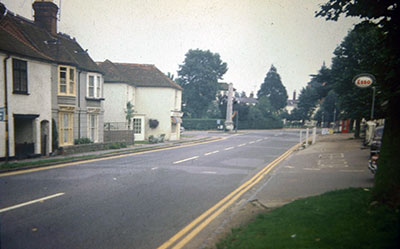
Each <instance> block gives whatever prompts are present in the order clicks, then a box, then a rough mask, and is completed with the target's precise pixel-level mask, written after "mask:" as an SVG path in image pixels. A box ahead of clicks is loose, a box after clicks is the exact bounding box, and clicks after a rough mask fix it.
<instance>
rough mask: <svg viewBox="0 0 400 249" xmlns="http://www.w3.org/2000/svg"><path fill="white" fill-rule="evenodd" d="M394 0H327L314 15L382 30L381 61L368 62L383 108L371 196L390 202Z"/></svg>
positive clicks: (397, 174)
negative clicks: (363, 22)
mask: <svg viewBox="0 0 400 249" xmlns="http://www.w3.org/2000/svg"><path fill="white" fill-rule="evenodd" d="M399 7H400V6H399V4H398V1H397V0H380V1H353V0H329V1H328V2H327V3H326V4H324V5H322V6H321V10H320V11H319V12H318V13H316V16H321V17H325V18H326V19H327V20H333V21H336V20H338V18H339V17H340V16H341V15H346V16H351V17H359V18H363V19H364V20H366V21H369V22H370V23H372V24H377V28H379V29H381V30H382V33H383V34H384V36H383V39H382V46H381V47H380V48H379V52H380V53H379V54H378V55H377V59H378V61H379V59H380V58H382V57H384V58H385V61H384V63H380V62H379V63H377V64H375V65H372V68H371V70H374V71H375V72H376V73H377V74H379V78H378V80H377V86H379V87H380V89H381V94H382V97H383V100H384V101H383V103H382V105H381V107H380V108H381V109H385V117H386V118H385V131H384V134H383V142H382V147H381V152H380V159H379V162H378V163H379V168H378V172H377V174H376V177H375V187H374V196H375V198H376V199H377V200H380V201H382V202H386V203H389V204H391V205H393V206H399V205H400V153H399V151H400V129H399V127H400V108H399V106H400V84H398V78H399V76H400V46H399V44H400V27H399V24H400V8H399Z"/></svg>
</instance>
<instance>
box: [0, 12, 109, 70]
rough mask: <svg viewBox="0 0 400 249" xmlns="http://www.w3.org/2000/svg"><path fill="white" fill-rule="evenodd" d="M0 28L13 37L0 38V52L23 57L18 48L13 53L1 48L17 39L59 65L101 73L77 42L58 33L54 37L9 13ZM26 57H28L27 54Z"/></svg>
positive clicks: (30, 22)
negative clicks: (18, 54)
mask: <svg viewBox="0 0 400 249" xmlns="http://www.w3.org/2000/svg"><path fill="white" fill-rule="evenodd" d="M0 27H2V28H3V29H4V30H5V31H7V32H8V33H10V34H13V37H10V36H5V37H4V38H3V36H2V44H1V45H2V46H1V47H0V49H2V50H6V51H9V52H14V53H18V52H19V53H20V54H22V55H24V53H25V52H26V51H25V52H24V50H21V51H19V50H18V49H19V47H16V48H15V49H14V50H13V51H12V49H11V48H9V47H7V46H5V47H3V43H5V44H4V45H6V44H7V43H12V40H13V39H14V38H17V39H18V40H19V41H20V42H23V43H24V44H25V46H27V47H31V48H32V49H33V50H35V51H37V53H39V54H41V55H42V56H44V57H47V58H48V59H51V60H52V61H55V62H57V63H59V64H67V65H73V66H76V67H78V68H80V69H83V70H86V71H91V72H102V71H101V70H100V68H99V67H98V66H97V64H96V63H95V62H94V61H93V60H92V59H91V58H90V56H89V55H88V53H87V52H86V51H84V50H83V49H82V48H81V46H80V45H79V44H78V42H77V41H76V40H75V39H72V38H70V37H69V36H67V35H65V34H61V33H59V34H57V37H54V36H52V35H51V34H50V33H49V32H47V31H46V30H45V29H43V28H41V27H40V26H38V25H36V24H35V23H34V22H33V21H31V20H28V19H26V18H24V17H21V16H15V15H14V14H12V13H10V12H7V14H6V15H5V16H4V17H3V18H2V19H1V21H0ZM3 40H6V41H3ZM7 49H8V50H7ZM15 50H18V51H15ZM26 55H27V56H30V55H29V54H26Z"/></svg>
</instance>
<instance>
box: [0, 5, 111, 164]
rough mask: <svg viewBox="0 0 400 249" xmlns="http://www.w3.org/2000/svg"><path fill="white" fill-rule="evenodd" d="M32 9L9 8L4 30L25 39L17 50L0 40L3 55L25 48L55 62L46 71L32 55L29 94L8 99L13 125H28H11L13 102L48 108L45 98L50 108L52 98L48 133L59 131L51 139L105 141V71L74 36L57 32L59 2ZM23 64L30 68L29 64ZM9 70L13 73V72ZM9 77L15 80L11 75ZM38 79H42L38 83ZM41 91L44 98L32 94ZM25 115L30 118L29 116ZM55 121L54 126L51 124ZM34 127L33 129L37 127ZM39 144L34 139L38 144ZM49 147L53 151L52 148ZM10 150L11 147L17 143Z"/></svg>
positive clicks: (57, 141) (54, 141)
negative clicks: (27, 13) (27, 12)
mask: <svg viewBox="0 0 400 249" xmlns="http://www.w3.org/2000/svg"><path fill="white" fill-rule="evenodd" d="M3 6H4V5H3ZM33 9H34V13H35V14H34V16H35V18H34V21H31V20H29V19H26V18H24V17H21V16H17V15H14V14H13V13H11V12H10V11H6V10H5V8H4V10H5V11H3V15H2V18H1V21H0V27H1V29H2V32H5V33H6V34H7V35H8V34H9V35H8V37H11V38H9V39H15V40H17V42H18V43H20V44H22V45H21V46H19V47H15V51H9V50H10V48H9V47H7V46H6V45H7V44H1V48H0V50H1V51H4V53H3V55H4V56H7V55H8V53H11V52H13V53H14V54H15V55H21V56H22V55H24V56H25V57H26V58H28V56H27V55H26V54H27V53H28V52H27V50H28V49H30V50H31V52H30V53H33V52H34V53H37V54H38V55H40V56H42V57H44V59H43V58H37V56H36V57H33V56H30V57H29V58H34V59H35V60H36V59H40V60H41V61H43V60H44V61H46V63H47V64H46V70H48V67H49V66H50V69H49V72H47V71H46V72H44V71H45V70H44V69H43V68H41V67H38V66H34V65H36V64H33V61H26V66H27V76H28V77H30V76H32V77H31V78H28V87H29V90H28V91H27V93H26V95H28V97H26V98H21V97H20V96H19V100H18V104H16V103H12V102H9V103H8V104H7V108H9V109H8V111H9V117H10V122H9V124H8V129H9V131H11V129H15V128H19V129H22V130H24V132H25V130H26V129H25V126H24V127H20V126H18V127H12V126H13V125H14V124H13V121H12V120H11V119H12V115H13V113H12V112H11V111H12V110H13V109H12V108H15V107H14V105H20V108H22V109H23V110H19V112H20V113H22V112H23V113H25V112H32V113H33V111H30V110H29V108H33V107H32V106H38V108H39V107H40V108H41V109H44V107H45V106H44V104H46V107H45V108H46V110H47V104H48V103H50V110H51V117H49V118H48V117H47V116H46V119H45V120H46V121H49V124H48V127H49V129H48V130H49V134H54V135H55V136H51V135H48V138H50V137H52V143H50V144H53V145H56V146H57V145H58V146H61V147H64V146H69V145H73V144H74V140H75V139H80V138H90V139H91V140H92V141H94V142H102V141H103V113H104V108H103V102H104V101H103V100H104V98H103V73H102V71H101V70H100V68H99V67H98V66H97V64H96V63H95V62H94V61H93V60H92V59H91V58H90V56H89V54H88V53H87V50H84V49H82V47H81V46H80V45H79V44H78V42H77V41H76V40H75V38H71V37H69V36H68V35H66V34H62V33H58V32H57V13H58V7H57V5H56V4H54V3H53V2H51V1H39V0H36V1H35V2H34V3H33ZM10 35H11V36H10ZM4 42H5V41H4ZM2 43H3V36H2ZM32 51H33V52H32ZM28 55H29V54H28ZM25 57H23V58H25ZM8 63H11V62H8ZM23 64H24V63H23ZM30 65H31V66H30ZM22 67H23V68H25V67H24V65H22ZM9 68H10V67H9ZM10 72H11V71H10ZM7 76H11V74H10V75H7ZM39 76H40V77H39ZM8 80H10V78H9V77H8ZM31 82H32V84H31ZM35 82H37V83H36V84H34V83H35ZM7 83H8V82H7ZM46 84H50V85H46ZM8 85H10V84H8ZM36 91H37V92H38V93H39V92H40V94H42V96H41V97H40V98H36V99H35V98H33V97H32V95H33V92H36ZM8 94H11V93H8ZM35 96H36V95H35ZM13 97H15V96H13ZM31 97H32V98H31ZM10 101H11V99H10ZM21 103H23V104H21ZM42 105H43V106H42ZM35 115H38V114H35ZM15 117H16V118H17V121H18V120H20V119H23V118H22V116H18V115H17V116H15ZM29 117H30V119H33V118H34V116H29ZM24 120H25V121H26V118H25V119H24ZM40 120H41V119H39V120H36V119H35V122H41V121H40ZM50 123H51V124H50ZM26 126H27V125H26ZM36 126H39V125H36ZM43 126H45V125H43ZM52 127H55V130H52ZM35 129H38V128H35ZM35 129H33V130H34V131H35ZM50 131H51V132H50ZM19 134H23V133H19V132H18V134H17V135H15V134H12V133H11V132H10V134H9V136H10V142H12V139H19V138H18V137H19ZM12 136H14V138H12ZM39 140H40V139H39ZM17 142H18V141H17ZM18 143H19V142H18ZM24 143H25V142H24ZM38 146H39V145H37V143H35V148H36V147H38ZM11 147H12V145H11V144H10V148H11ZM39 151H41V150H40V149H35V153H37V152H39ZM48 151H49V152H50V151H51V149H49V150H48ZM10 152H12V148H11V149H10ZM9 155H10V156H12V155H13V154H12V153H10V154H9Z"/></svg>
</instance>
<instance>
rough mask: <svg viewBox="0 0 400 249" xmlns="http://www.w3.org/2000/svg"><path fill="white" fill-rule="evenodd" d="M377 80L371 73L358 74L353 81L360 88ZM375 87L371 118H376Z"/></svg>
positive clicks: (368, 85)
mask: <svg viewBox="0 0 400 249" xmlns="http://www.w3.org/2000/svg"><path fill="white" fill-rule="evenodd" d="M375 82H376V79H375V76H373V75H372V74H369V73H362V74H358V75H356V76H355V77H354V78H353V83H354V84H355V85H356V86H357V87H359V88H367V87H370V86H371V85H372V84H374V83H375ZM374 109H375V87H374V86H373V87H372V105H371V120H373V119H374Z"/></svg>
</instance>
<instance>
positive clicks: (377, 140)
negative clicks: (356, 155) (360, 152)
mask: <svg viewBox="0 0 400 249" xmlns="http://www.w3.org/2000/svg"><path fill="white" fill-rule="evenodd" d="M383 130H384V127H383V126H378V127H377V128H376V129H375V134H374V136H373V139H372V141H371V152H370V158H369V161H368V169H369V170H370V171H371V172H372V174H375V173H376V171H377V170H378V159H379V153H380V150H381V145H382V137H383Z"/></svg>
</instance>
